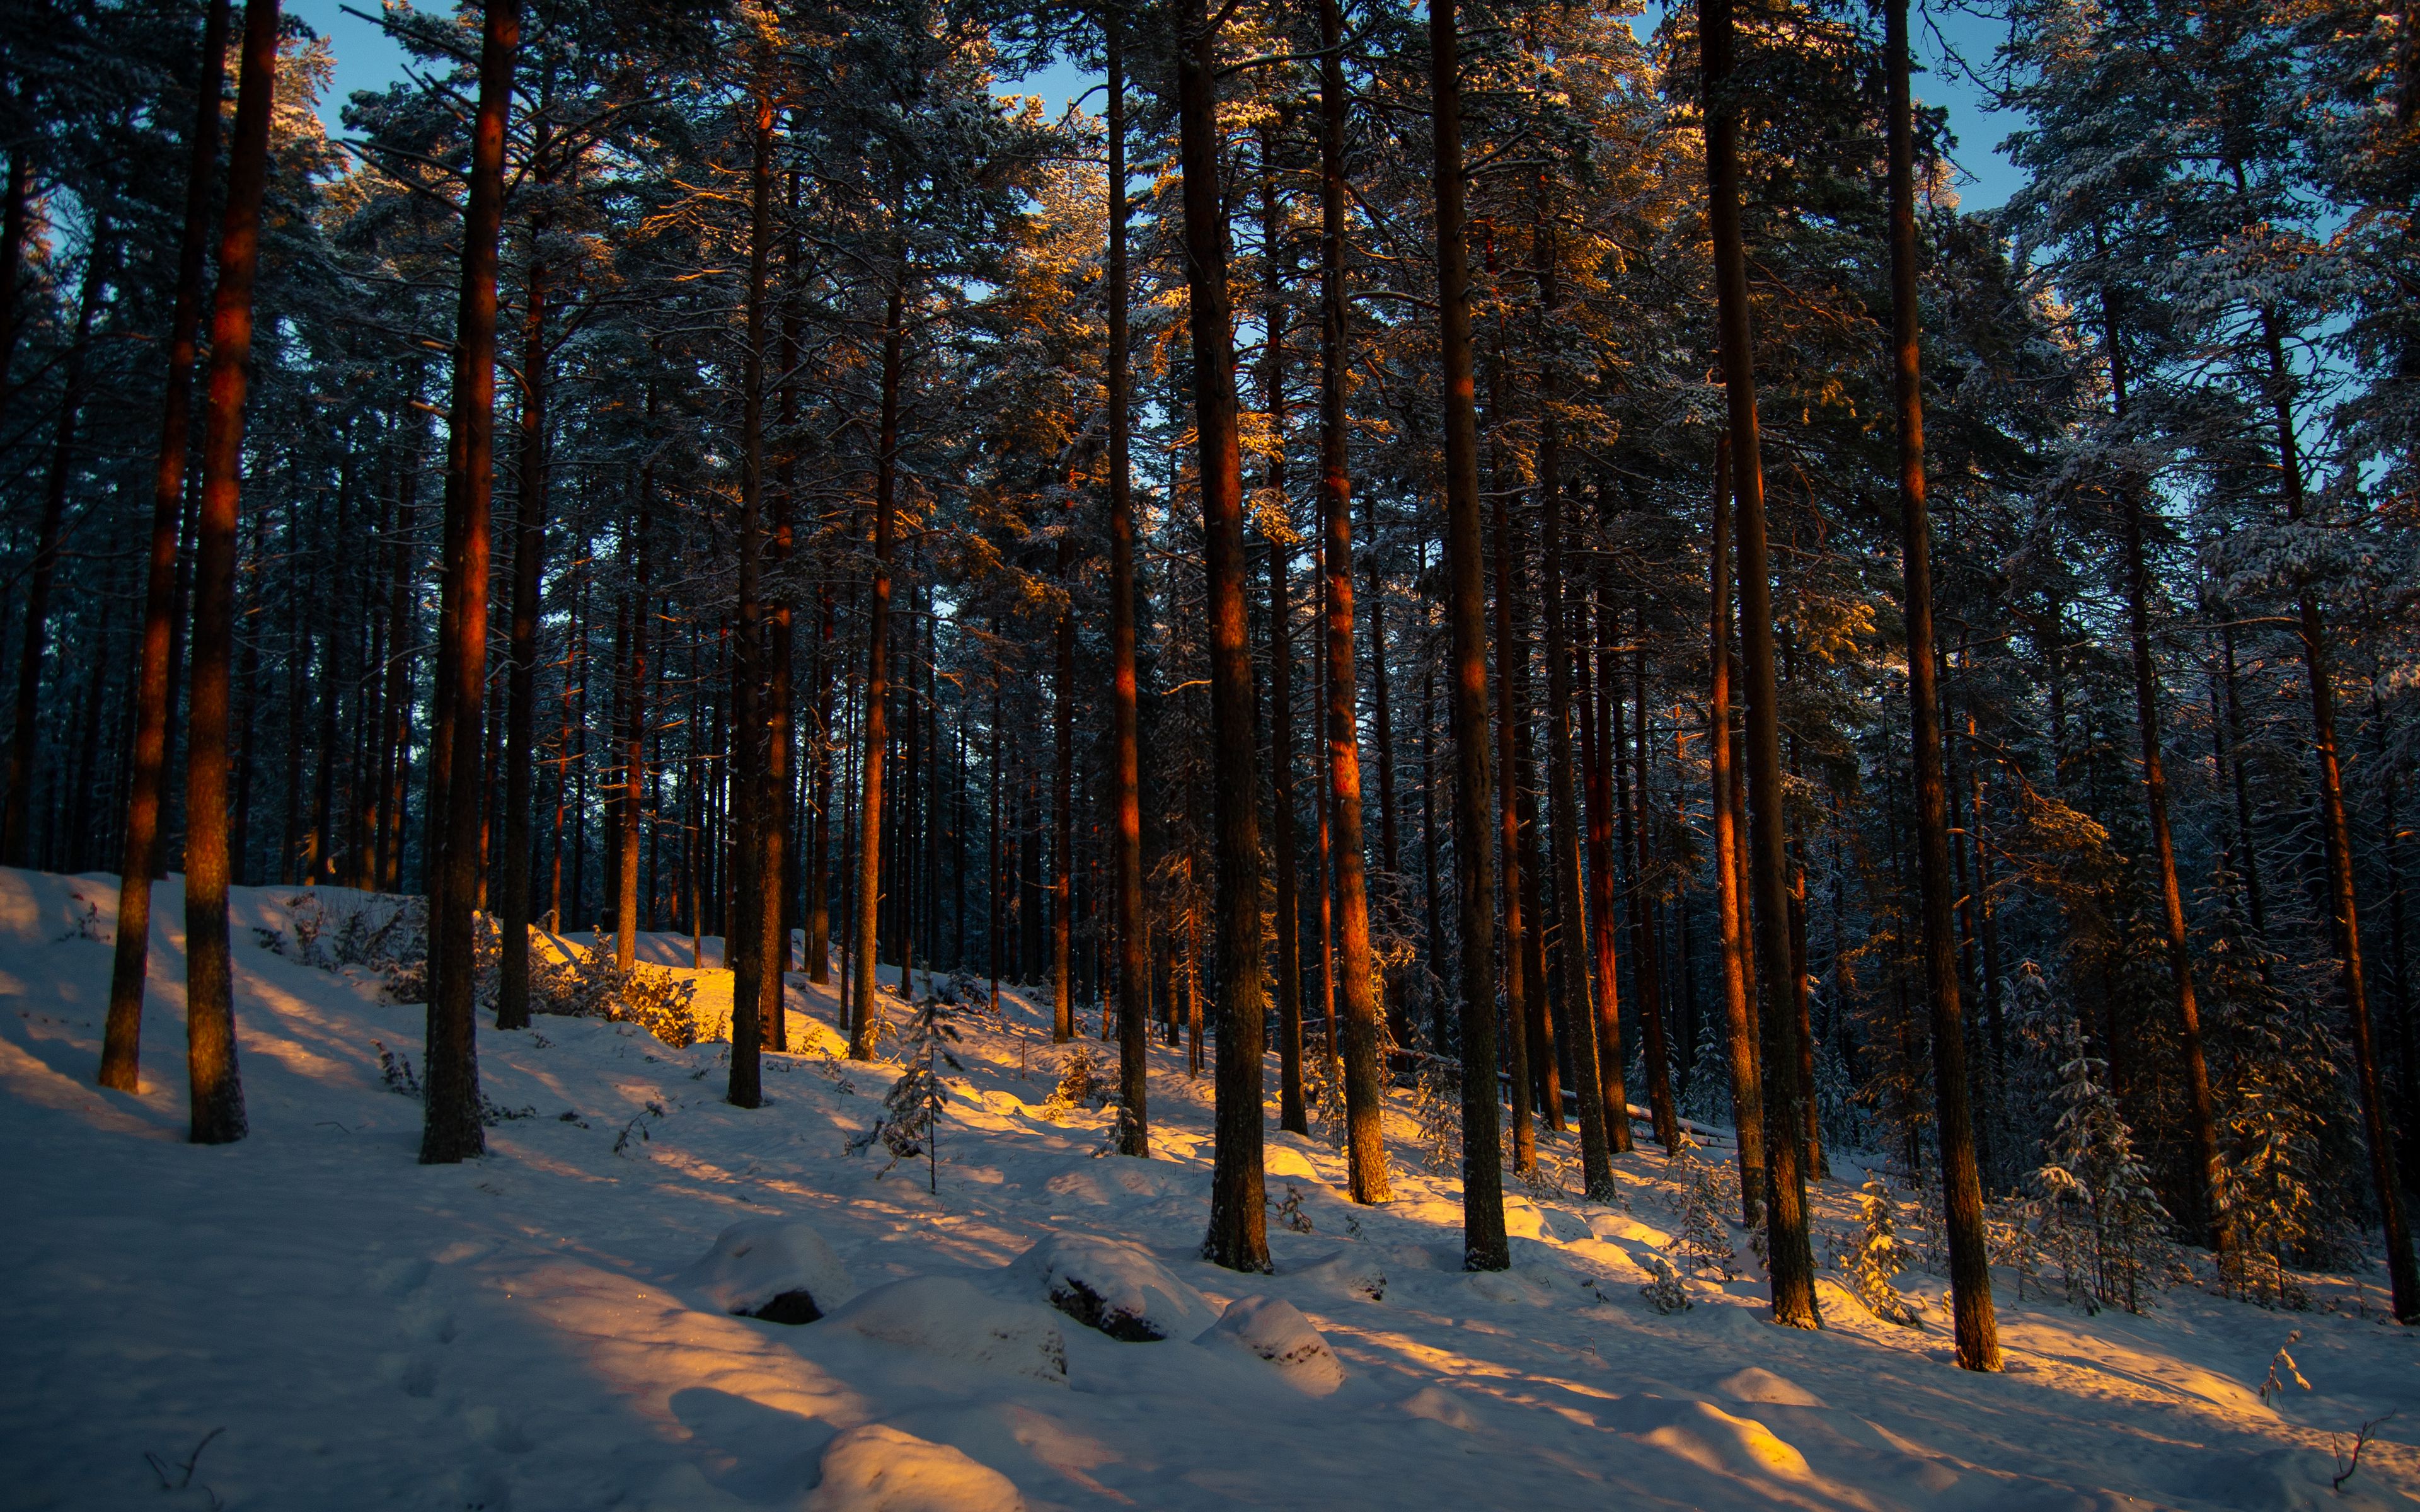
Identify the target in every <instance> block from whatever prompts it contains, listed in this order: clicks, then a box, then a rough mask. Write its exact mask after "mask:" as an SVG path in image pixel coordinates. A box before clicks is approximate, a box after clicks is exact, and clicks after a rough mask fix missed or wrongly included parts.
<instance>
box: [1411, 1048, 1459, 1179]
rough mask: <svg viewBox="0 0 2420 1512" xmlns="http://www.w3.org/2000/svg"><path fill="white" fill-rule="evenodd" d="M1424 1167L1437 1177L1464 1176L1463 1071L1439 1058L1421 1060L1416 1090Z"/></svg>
mask: <svg viewBox="0 0 2420 1512" xmlns="http://www.w3.org/2000/svg"><path fill="white" fill-rule="evenodd" d="M1412 1119H1413V1121H1414V1123H1416V1124H1417V1125H1418V1126H1419V1136H1418V1141H1417V1142H1418V1144H1419V1151H1420V1165H1421V1166H1422V1168H1424V1169H1426V1170H1427V1171H1428V1172H1429V1173H1430V1174H1431V1175H1433V1176H1458V1175H1460V1174H1461V1173H1462V1068H1461V1067H1460V1066H1459V1065H1456V1064H1455V1063H1454V1062H1452V1061H1450V1060H1447V1059H1444V1058H1442V1057H1437V1056H1423V1057H1420V1071H1419V1080H1418V1081H1417V1082H1416V1083H1415V1084H1414V1085H1413V1088H1412Z"/></svg>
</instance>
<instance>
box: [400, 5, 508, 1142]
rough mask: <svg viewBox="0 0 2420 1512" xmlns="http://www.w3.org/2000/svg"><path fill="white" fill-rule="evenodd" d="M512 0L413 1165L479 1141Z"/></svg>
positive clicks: (478, 265)
mask: <svg viewBox="0 0 2420 1512" xmlns="http://www.w3.org/2000/svg"><path fill="white" fill-rule="evenodd" d="M520 34H521V18H520V0H488V5H487V15H486V21H485V25H484V30H483V36H482V38H481V41H480V53H479V105H478V115H477V118H476V121H475V123H474V125H473V132H472V151H471V187H470V195H469V198H468V202H467V204H466V207H465V208H464V212H463V225H462V287H461V298H460V306H459V316H458V329H457V333H456V337H455V366H454V407H453V421H454V437H453V440H452V443H451V445H450V447H449V448H448V455H447V458H446V478H445V482H446V490H445V491H446V500H445V504H446V514H447V516H448V517H449V518H450V519H451V520H452V521H453V522H454V528H453V529H452V530H450V531H449V532H448V534H450V535H451V536H452V537H453V545H454V556H453V559H452V560H451V561H450V562H449V563H447V566H448V568H449V569H450V570H449V571H448V573H447V581H446V585H445V588H446V592H445V599H446V601H447V609H448V613H447V618H448V620H449V622H450V628H451V632H452V633H451V635H450V636H448V637H445V638H443V639H442V640H441V642H440V655H439V658H438V660H439V678H440V681H441V682H442V683H443V684H445V685H446V687H449V688H450V689H451V695H452V696H451V701H450V702H451V725H452V737H453V738H452V749H451V752H450V765H449V768H448V776H447V779H446V782H445V784H444V789H443V791H444V795H445V810H446V811H445V825H444V834H443V843H442V853H441V857H442V858H441V863H440V870H441V872H442V885H441V887H437V888H434V889H432V892H433V894H434V897H433V903H434V906H433V907H432V908H431V910H430V917H431V933H432V935H433V936H434V942H433V943H434V952H433V959H432V961H431V963H430V964H431V965H432V966H433V967H434V968H435V969H434V972H433V980H432V981H431V983H430V992H429V1004H428V1041H427V1054H426V1060H427V1065H426V1068H425V1071H426V1075H425V1078H424V1086H425V1088H426V1092H427V1098H426V1101H427V1121H426V1124H425V1126H424V1129H423V1132H422V1136H421V1145H420V1159H421V1163H422V1164H423V1165H450V1164H452V1163H454V1162H457V1161H459V1160H462V1159H464V1158H465V1157H467V1156H472V1155H477V1154H481V1153H484V1152H485V1150H486V1149H487V1142H486V1136H485V1135H484V1134H482V1133H481V1130H480V1125H479V1058H478V1041H477V1036H476V1030H475V1028H474V1026H473V1022H472V1014H473V1006H474V1004H473V993H474V989H475V986H476V983H475V982H474V981H473V967H472V929H473V921H472V908H473V903H474V900H475V899H476V897H477V894H478V885H479V851H480V844H479V841H480V819H481V810H482V808H483V807H484V806H483V804H482V803H481V801H480V800H481V798H482V797H483V796H484V795H483V794H482V792H481V788H482V786H483V784H482V783H481V781H480V767H481V759H482V757H483V756H484V754H485V748H486V739H485V735H486V727H485V721H484V719H483V717H482V716H483V714H484V712H485V699H486V696H487V685H488V553H489V505H490V501H491V499H492V497H493V493H494V488H495V477H494V471H495V423H496V256H497V239H498V235H499V232H500V231H501V229H502V225H503V219H504V126H505V116H506V114H507V112H508V111H509V109H510V108H511V104H512V82H513V63H514V54H516V53H517V52H518V51H519V49H520Z"/></svg>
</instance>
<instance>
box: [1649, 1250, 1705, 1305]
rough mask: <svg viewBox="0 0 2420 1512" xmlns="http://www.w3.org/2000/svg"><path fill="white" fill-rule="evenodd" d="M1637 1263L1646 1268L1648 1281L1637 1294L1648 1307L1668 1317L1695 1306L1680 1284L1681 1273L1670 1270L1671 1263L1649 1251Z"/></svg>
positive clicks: (1686, 1289) (1684, 1287)
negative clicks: (1645, 1300) (1644, 1299)
mask: <svg viewBox="0 0 2420 1512" xmlns="http://www.w3.org/2000/svg"><path fill="white" fill-rule="evenodd" d="M1638 1263H1640V1264H1641V1265H1644V1266H1645V1267H1647V1275H1648V1281H1647V1284H1646V1285H1645V1286H1643V1287H1640V1288H1638V1294H1639V1295H1640V1296H1642V1297H1644V1298H1646V1299H1647V1305H1648V1306H1650V1307H1652V1308H1654V1309H1655V1310H1656V1311H1657V1312H1659V1313H1663V1314H1666V1315H1670V1314H1672V1313H1685V1312H1687V1311H1688V1310H1689V1309H1690V1308H1691V1307H1693V1306H1695V1305H1697V1304H1695V1303H1692V1302H1691V1301H1690V1300H1689V1288H1688V1287H1687V1286H1686V1285H1684V1284H1683V1282H1682V1280H1681V1273H1680V1272H1678V1271H1675V1270H1674V1269H1672V1262H1671V1261H1669V1260H1668V1259H1666V1258H1665V1257H1663V1256H1661V1255H1658V1254H1656V1253H1655V1252H1654V1251H1653V1250H1649V1251H1648V1252H1647V1253H1646V1255H1645V1256H1643V1257H1640V1259H1639V1262H1638Z"/></svg>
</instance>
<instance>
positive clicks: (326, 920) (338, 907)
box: [253, 892, 428, 1003]
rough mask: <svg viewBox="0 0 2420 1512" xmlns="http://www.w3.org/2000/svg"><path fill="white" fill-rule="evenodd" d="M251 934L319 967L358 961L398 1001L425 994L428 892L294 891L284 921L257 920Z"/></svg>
mask: <svg viewBox="0 0 2420 1512" xmlns="http://www.w3.org/2000/svg"><path fill="white" fill-rule="evenodd" d="M253 937H254V939H255V940H256V942H257V943H258V944H259V946H260V948H261V949H264V950H269V951H272V952H274V953H275V954H278V955H282V956H285V957H286V958H287V959H288V960H290V961H296V962H300V963H301V964H303V965H306V966H313V967H316V968H318V970H321V971H341V970H343V969H344V968H345V967H347V966H359V967H361V968H362V969H364V970H365V971H369V972H372V973H375V974H376V975H377V976H378V977H379V978H380V980H382V981H384V983H385V984H386V992H387V995H388V996H389V997H391V998H393V999H394V1000H395V1001H396V1002H398V1003H417V1002H421V1001H423V1000H425V999H426V998H427V995H428V900H427V899H426V898H408V897H402V896H398V895H396V894H393V893H382V892H368V893H357V892H340V893H335V894H333V895H323V894H320V893H317V892H298V893H296V894H294V895H293V896H292V897H290V898H288V899H287V900H286V925H285V927H284V928H278V927H275V926H266V927H264V926H256V927H255V928H254V930H253Z"/></svg>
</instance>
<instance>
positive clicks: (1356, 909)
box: [1319, 0, 1393, 1202]
mask: <svg viewBox="0 0 2420 1512" xmlns="http://www.w3.org/2000/svg"><path fill="white" fill-rule="evenodd" d="M1319 43H1320V60H1319V97H1320V100H1319V104H1320V109H1319V502H1320V513H1321V516H1322V523H1323V524H1324V525H1325V526H1326V553H1325V556H1326V568H1327V770H1328V783H1329V793H1330V797H1331V803H1332V806H1333V809H1334V812H1335V818H1336V844H1335V850H1334V853H1333V854H1334V856H1335V868H1336V908H1337V916H1338V917H1337V946H1338V953H1339V955H1340V956H1341V958H1342V959H1341V962H1340V964H1339V968H1338V969H1339V971H1340V973H1341V974H1342V986H1343V998H1344V1127H1345V1134H1344V1145H1345V1152H1346V1155H1347V1156H1348V1160H1349V1167H1348V1177H1347V1180H1348V1185H1349V1195H1350V1196H1352V1198H1353V1200H1354V1201H1356V1202H1385V1201H1387V1200H1388V1199H1389V1198H1390V1197H1391V1196H1393V1191H1392V1188H1391V1186H1390V1184H1389V1183H1388V1180H1387V1142H1386V1131H1385V1127H1384V1123H1383V1120H1384V1118H1385V1115H1386V1108H1387V1101H1386V1099H1387V1088H1386V1082H1385V1080H1384V1075H1385V1068H1384V1067H1382V1066H1381V1065H1380V1064H1379V1062H1378V1032H1379V1031H1378V995H1377V982H1376V978H1375V975H1374V972H1375V967H1374V965H1373V961H1372V957H1371V952H1370V894H1369V883H1368V879H1367V878H1366V876H1365V875H1364V873H1363V861H1362V854H1363V852H1362V841H1361V746H1360V739H1359V730H1358V725H1357V719H1356V715H1355V710H1356V702H1355V698H1354V691H1355V681H1354V669H1353V479H1352V475H1351V472H1350V471H1349V467H1350V462H1351V457H1350V453H1349V447H1348V441H1349V440H1350V438H1349V435H1348V433H1347V431H1346V428H1345V425H1346V421H1345V412H1344V368H1345V364H1346V363H1348V362H1349V361H1350V360H1351V355H1352V354H1351V348H1350V346H1349V343H1350V341H1351V335H1352V333H1351V329H1350V327H1349V326H1348V324H1347V315H1348V307H1347V302H1346V291H1345V287H1344V112H1345V98H1344V13H1343V8H1342V5H1341V3H1340V0H1320V7H1319Z"/></svg>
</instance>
